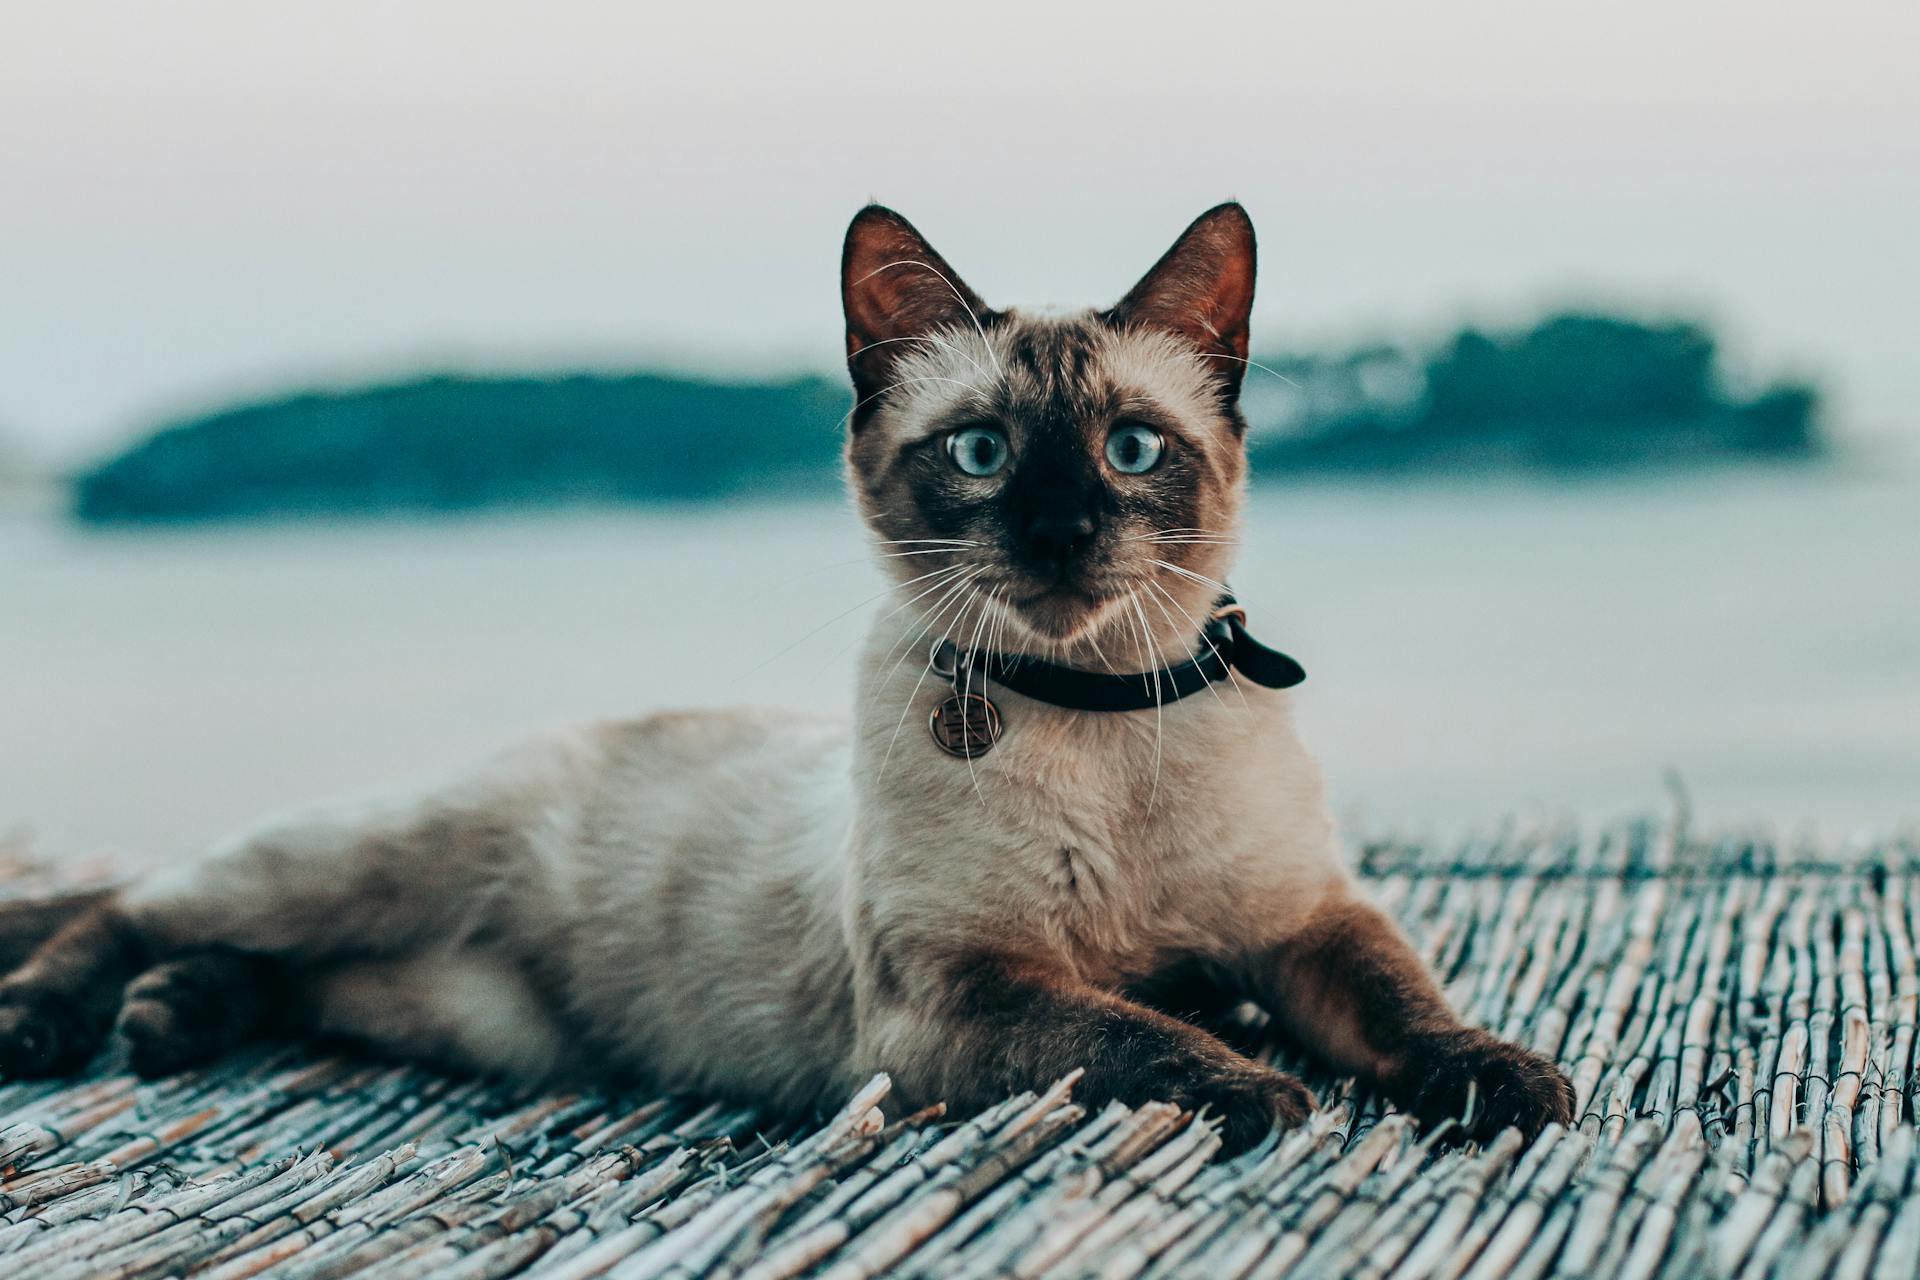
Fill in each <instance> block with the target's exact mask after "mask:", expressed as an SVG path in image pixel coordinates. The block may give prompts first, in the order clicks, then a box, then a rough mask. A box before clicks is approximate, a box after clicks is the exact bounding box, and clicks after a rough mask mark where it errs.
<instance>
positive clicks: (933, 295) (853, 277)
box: [840, 204, 993, 400]
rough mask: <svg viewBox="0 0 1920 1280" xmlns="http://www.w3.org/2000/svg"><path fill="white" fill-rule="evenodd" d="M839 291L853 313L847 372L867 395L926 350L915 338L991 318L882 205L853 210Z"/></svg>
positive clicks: (922, 242)
mask: <svg viewBox="0 0 1920 1280" xmlns="http://www.w3.org/2000/svg"><path fill="white" fill-rule="evenodd" d="M840 297H841V301H842V302H843V303H844V304H845V306H846V312H847V371H848V372H849V373H851V374H852V375H853V389H854V393H855V394H856V395H857V396H859V398H860V399H861V400H866V399H868V398H870V397H872V396H876V395H878V394H879V393H880V392H881V391H882V390H883V389H884V388H886V387H887V386H888V385H889V384H890V382H891V378H892V374H891V370H892V368H893V366H894V365H895V364H896V363H897V362H898V361H899V360H900V358H901V357H902V356H904V355H906V354H907V353H909V352H911V351H915V350H925V349H926V344H925V343H921V342H916V341H914V339H916V338H924V337H926V336H927V335H928V334H930V333H933V332H935V331H936V330H939V329H946V328H950V327H952V326H955V325H966V326H969V327H970V326H972V325H974V324H976V323H984V322H986V321H987V320H988V319H989V318H991V317H992V316H993V312H991V311H990V310H988V308H987V304H986V303H984V302H982V301H980V297H979V295H978V294H976V293H974V291H973V290H971V289H969V288H967V286H966V283H965V282H964V281H962V280H961V279H960V277H959V276H958V275H956V274H955V273H954V270H953V268H952V267H950V266H948V265H947V262H946V259H944V258H942V257H941V256H940V255H939V254H938V253H935V252H934V249H933V246H932V245H930V244H928V243H927V242H926V240H925V238H924V237H922V236H921V234H920V233H919V232H918V231H915V230H914V229H913V224H912V223H910V222H908V221H907V220H906V219H905V218H903V217H901V216H900V215H899V214H897V213H895V212H894V211H893V210H891V209H888V208H884V207H882V206H880V205H877V204H870V205H868V206H867V207H866V208H864V209H862V210H861V211H860V212H859V213H857V214H855V215H854V217H853V224H852V225H851V226H849V227H848V228H847V244H846V249H845V250H844V251H843V252H842V254H841V256H840Z"/></svg>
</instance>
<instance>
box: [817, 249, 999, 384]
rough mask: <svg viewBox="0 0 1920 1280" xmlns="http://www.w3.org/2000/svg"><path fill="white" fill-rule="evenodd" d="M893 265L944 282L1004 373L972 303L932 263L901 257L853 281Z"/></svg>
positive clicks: (988, 352) (996, 371)
mask: <svg viewBox="0 0 1920 1280" xmlns="http://www.w3.org/2000/svg"><path fill="white" fill-rule="evenodd" d="M895 267H919V268H920V269H921V270H922V271H925V272H927V273H928V274H930V275H932V276H934V277H935V278H936V279H938V280H939V281H940V283H941V284H944V285H945V286H947V292H949V293H951V294H952V295H953V300H954V301H955V302H957V303H959V304H960V309H961V310H963V311H965V312H966V313H967V318H968V319H969V320H971V321H973V327H974V329H975V331H976V332H978V333H979V335H980V345H981V346H983V347H985V348H986V349H987V359H989V360H991V361H993V371H994V372H995V373H997V374H1001V375H1002V376H1004V375H1005V371H1004V370H1002V369H1001V368H1000V360H999V357H997V356H995V355H994V353H993V343H992V342H990V341H988V339H987V327H986V326H985V325H983V324H981V323H980V317H979V316H978V315H976V314H974V310H973V307H972V305H971V304H969V303H968V302H967V300H966V297H965V296H964V295H962V294H961V292H960V289H959V286H957V285H955V284H954V283H953V281H951V280H949V279H947V277H946V276H945V275H943V274H942V273H941V272H940V269H939V268H937V267H935V266H934V265H933V264H932V263H929V262H922V261H920V260H919V259H918V258H901V259H899V260H897V261H894V262H887V263H883V264H881V265H880V266H877V267H875V268H874V269H873V270H871V271H869V272H867V274H865V275H864V276H861V277H860V279H858V280H856V281H855V282H854V283H855V284H865V283H866V282H867V281H869V280H871V279H873V278H874V277H875V276H877V275H879V274H880V273H881V272H882V271H891V270H893V269H894V268H895Z"/></svg>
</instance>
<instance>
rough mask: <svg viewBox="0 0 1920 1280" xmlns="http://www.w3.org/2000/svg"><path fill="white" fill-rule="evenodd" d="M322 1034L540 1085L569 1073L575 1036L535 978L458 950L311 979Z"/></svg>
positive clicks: (510, 964)
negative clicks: (568, 1032)
mask: <svg viewBox="0 0 1920 1280" xmlns="http://www.w3.org/2000/svg"><path fill="white" fill-rule="evenodd" d="M311 996H312V1001H313V1009H314V1017H315V1029H316V1030H318V1031H319V1032H321V1033H322V1034H324V1035H335V1036H343V1037H346V1038H348V1039H351V1040H355V1041H358V1042H360V1043H362V1044H365V1045H368V1046H371V1047H372V1048H375V1049H378V1050H381V1051H383V1052H386V1053H390V1054H394V1055H396V1056H399V1057H405V1058H410V1059H415V1060H422V1061H428V1062H435V1063H439V1064H440V1065H442V1066H451V1067H458V1068H461V1069H463V1070H469V1071H481V1072H488V1073H494V1074H499V1075H505V1076H510V1077H512V1078H514V1079H516V1080H541V1079H544V1078H546V1077H549V1076H551V1075H553V1074H554V1073H555V1072H556V1071H557V1070H558V1069H560V1068H561V1066H562V1065H563V1064H564V1063H565V1061H566V1058H567V1053H566V1046H567V1041H566V1036H565V1034H564V1032H563V1031H562V1029H561V1027H560V1024H559V1022H558V1021H557V1020H556V1019H555V1018H554V1016H553V1014H552V1013H551V1012H550V1011H549V1009H548V1006H547V1004H546V1002H545V1001H543V1000H542V999H541V998H540V995H539V992H538V991H537V990H536V988H535V986H534V984H533V983H532V982H531V981H530V980H529V978H528V975H527V972H526V969H525V968H524V967H523V966H522V965H520V964H518V963H516V962H514V961H512V960H510V959H508V958H507V957H505V956H501V955H499V954H497V953H494V952H490V951H488V950H486V949H484V948H478V947H458V948H452V949H439V950H433V951H428V952H423V953H421V954H418V955H411V956H396V957H392V958H388V959H380V960H356V961H348V962H346V963H344V964H341V965H338V966H333V967H329V968H325V969H322V970H320V971H319V972H317V973H315V974H314V975H313V977H312V990H311Z"/></svg>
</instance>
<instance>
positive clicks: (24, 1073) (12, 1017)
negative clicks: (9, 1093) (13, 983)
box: [0, 986, 106, 1080]
mask: <svg viewBox="0 0 1920 1280" xmlns="http://www.w3.org/2000/svg"><path fill="white" fill-rule="evenodd" d="M105 1041H106V1028H105V1027H102V1026H100V1025H99V1020H98V1019H97V1018H95V1017H93V1016H92V1014H91V1011H90V1010H88V1009H87V1008H85V1007H84V1006H83V1005H82V1004H81V1003H79V1002H76V1001H73V1000H69V999H65V998H62V997H60V996H58V995H55V994H50V993H46V992H41V991H38V990H36V989H35V988H33V987H30V986H17V987H12V988H11V989H10V988H8V987H5V986H0V1079H14V1080H37V1079H43V1078H45V1077H47V1076H59V1075H66V1074H68V1073H70V1072H74V1071H78V1070H79V1069H80V1068H82V1067H84V1066H86V1065H87V1063H88V1061H89V1060H91V1059H92V1057H93V1055H94V1054H95V1053H97V1052H98V1051H99V1049H100V1046H101V1045H102V1044H103V1043H105Z"/></svg>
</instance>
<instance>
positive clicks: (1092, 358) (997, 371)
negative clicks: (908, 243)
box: [889, 312, 1220, 443]
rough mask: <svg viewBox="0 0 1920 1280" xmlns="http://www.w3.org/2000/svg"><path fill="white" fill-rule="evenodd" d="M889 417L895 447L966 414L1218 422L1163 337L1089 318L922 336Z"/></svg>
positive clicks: (1181, 356)
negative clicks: (1149, 414)
mask: <svg viewBox="0 0 1920 1280" xmlns="http://www.w3.org/2000/svg"><path fill="white" fill-rule="evenodd" d="M890 398H891V399H893V405H892V412H891V413H890V415H889V416H890V417H891V418H892V419H893V422H894V429H895V431H896V432H897V433H898V437H899V438H900V439H901V441H902V442H903V443H910V442H912V441H913V440H916V439H920V438H924V437H925V436H926V435H928V434H930V433H932V432H934V431H937V430H940V429H942V428H943V427H944V426H946V425H947V424H948V420H949V419H950V418H951V417H952V416H953V415H954V414H956V413H960V412H963V411H974V412H981V413H994V412H999V413H1005V414H1009V415H1013V416H1022V417H1024V416H1027V415H1033V414H1038V415H1040V416H1041V417H1043V418H1052V419H1059V418H1064V419H1070V420H1073V421H1078V422H1082V423H1087V422H1090V421H1093V420H1096V419H1102V418H1105V417H1110V416H1112V415H1113V414H1115V413H1117V412H1119V411H1120V410H1121V407H1122V406H1123V405H1134V406H1155V407H1158V408H1160V409H1162V410H1164V411H1166V412H1169V413H1171V414H1173V415H1175V416H1177V417H1179V418H1180V419H1182V420H1183V421H1186V422H1188V423H1190V424H1192V425H1201V424H1210V423H1214V422H1216V421H1218V420H1219V416H1220V415H1219V413H1218V400H1217V397H1216V393H1215V391H1214V389H1213V383H1212V378H1211V376H1210V374H1209V371H1208V370H1207V369H1206V366H1205V365H1204V364H1203V363H1202V362H1201V360H1200V359H1199V358H1198V356H1197V355H1196V354H1195V353H1193V352H1192V351H1190V350H1188V349H1187V348H1186V347H1185V345H1184V344H1182V343H1181V342H1179V341H1178V340H1177V339H1175V338H1173V337H1171V336H1170V335H1166V334H1161V333H1158V332H1155V331H1150V330H1115V329H1113V328H1110V327H1109V326H1108V325H1107V324H1105V323H1104V322H1103V321H1102V320H1100V319H1099V317H1097V316H1096V315H1095V314H1094V313H1092V312H1084V313H1080V314H1077V315H1070V316H1047V317H1034V318H1030V317H1026V316H1022V315H1020V314H1018V313H1006V314H1004V315H1003V316H1001V317H1000V318H999V322H998V323H996V324H994V325H992V326H991V327H989V328H988V329H987V330H986V332H985V333H984V334H982V333H981V331H980V330H978V329H975V328H973V327H972V326H965V327H960V328H955V329H951V330H948V331H945V332H942V333H939V334H935V335H931V336H930V337H929V339H928V340H927V341H925V342H924V343H922V344H918V345H917V347H916V349H915V351H914V352H913V353H912V355H911V356H909V357H907V358H905V359H903V360H902V361H901V363H900V365H899V377H898V379H897V380H896V382H895V385H894V387H893V389H892V392H891V395H890Z"/></svg>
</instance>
